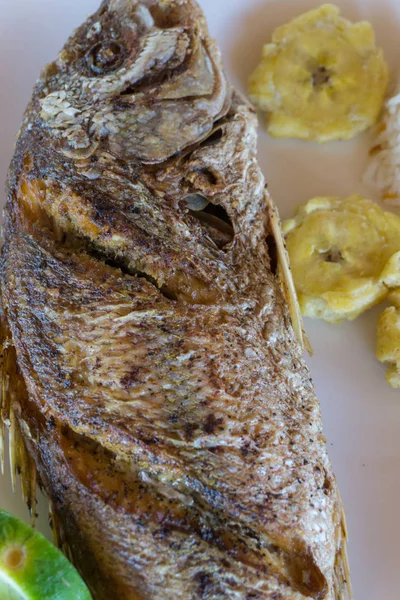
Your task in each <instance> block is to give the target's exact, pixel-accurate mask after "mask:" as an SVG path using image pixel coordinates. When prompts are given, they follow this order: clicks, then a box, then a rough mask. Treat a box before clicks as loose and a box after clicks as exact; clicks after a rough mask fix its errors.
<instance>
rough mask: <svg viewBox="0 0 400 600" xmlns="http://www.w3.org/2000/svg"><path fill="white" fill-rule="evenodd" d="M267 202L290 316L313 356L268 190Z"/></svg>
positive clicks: (280, 277) (301, 344)
mask: <svg viewBox="0 0 400 600" xmlns="http://www.w3.org/2000/svg"><path fill="white" fill-rule="evenodd" d="M265 202H266V205H267V209H268V216H269V223H270V229H271V234H272V236H273V238H274V240H275V244H276V254H277V262H278V265H277V276H278V279H279V282H280V285H281V289H282V292H283V294H284V297H285V300H286V302H287V304H288V307H289V314H290V317H291V320H292V326H293V329H294V332H295V334H296V337H297V340H298V342H299V344H300V346H301V348H302V350H304V349H305V350H307V352H308V353H309V354H310V355H312V354H313V349H312V347H311V343H310V340H309V339H308V337H307V334H306V332H305V330H304V323H303V317H302V316H301V311H300V305H299V301H298V299H297V293H296V288H295V286H294V281H293V276H292V272H291V270H290V261H289V255H288V252H287V250H286V245H285V240H284V237H283V233H282V229H281V225H280V218H279V213H278V209H277V207H276V205H275V203H274V201H273V200H272V198H271V196H270V195H269V193H268V192H267V190H265Z"/></svg>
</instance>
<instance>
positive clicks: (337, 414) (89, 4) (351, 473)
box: [0, 0, 400, 600]
mask: <svg viewBox="0 0 400 600" xmlns="http://www.w3.org/2000/svg"><path fill="white" fill-rule="evenodd" d="M201 3H202V6H203V8H204V10H205V12H206V15H207V17H208V20H209V26H210V30H211V32H212V34H213V35H214V36H215V37H216V38H217V40H218V42H219V43H220V46H221V48H222V52H223V57H224V62H225V65H226V69H227V71H228V73H229V75H230V77H231V78H232V81H233V83H234V84H235V85H237V86H238V87H239V88H241V89H242V90H243V91H245V89H246V79H247V77H248V74H249V73H250V71H251V70H252V69H253V68H254V66H255V64H256V63H257V60H258V57H259V54H260V50H261V46H262V44H263V43H264V42H266V41H268V40H269V38H270V35H271V32H272V31H273V29H274V28H275V27H277V26H278V25H280V24H282V23H284V22H286V21H288V20H290V19H291V18H292V17H294V16H295V15H297V14H300V13H301V12H303V11H305V10H308V9H310V8H313V7H315V6H318V3H317V2H313V1H310V0H202V2H201ZM337 4H338V5H339V6H341V8H342V10H343V14H344V15H345V16H347V17H349V18H351V19H367V20H369V21H370V22H371V23H372V24H373V26H374V28H375V32H376V36H377V41H378V43H379V44H380V45H381V46H382V47H383V49H384V51H385V55H386V58H387V60H388V62H389V65H390V68H391V71H392V73H396V71H397V69H398V67H400V58H398V56H397V55H398V52H397V47H396V40H397V39H399V37H400V36H399V33H400V0H358V1H357V0H347V1H346V0H343V1H341V2H337ZM97 5H98V0H57V1H56V2H54V0H35V2H32V0H0V14H1V19H0V56H1V61H0V82H1V84H0V85H1V94H0V111H1V115H2V119H1V121H0V133H1V135H0V174H1V178H2V180H4V178H5V174H6V170H7V166H8V163H9V160H10V158H11V154H12V150H13V144H14V139H15V132H16V131H17V129H18V127H19V124H20V120H21V115H22V112H23V110H24V107H25V105H26V104H27V102H28V99H29V96H30V93H31V89H32V87H33V85H34V83H35V80H36V78H37V76H38V74H39V72H40V69H41V67H42V66H43V65H44V64H45V63H46V62H48V61H49V60H51V59H53V58H54V56H55V54H56V52H57V51H58V50H59V49H60V47H61V46H62V45H63V43H64V41H65V39H66V37H67V36H68V35H69V33H70V32H71V30H72V29H73V28H74V27H75V26H77V25H79V24H80V23H81V21H82V20H83V19H84V18H85V17H86V15H87V14H88V13H90V12H92V11H93V10H95V9H96V8H97ZM368 145H369V135H368V134H364V135H361V136H359V137H358V138H357V139H356V140H354V141H350V142H337V143H331V144H326V145H322V146H320V145H317V144H313V143H308V142H296V141H279V140H273V139H271V138H270V137H269V136H268V135H267V134H266V133H265V132H264V131H263V129H262V127H260V136H259V161H260V164H261V166H262V168H263V170H264V173H265V175H266V178H267V181H268V184H269V189H270V192H271V193H272V195H273V197H274V199H275V201H276V203H277V205H278V207H279V210H280V212H281V215H282V216H283V217H286V216H289V215H291V214H292V212H293V209H294V207H295V206H296V205H298V204H300V203H302V202H305V201H306V200H308V199H309V198H311V197H313V196H317V195H338V196H348V195H350V194H352V193H355V192H357V193H361V194H365V195H366V196H368V197H370V198H372V199H376V195H375V194H374V191H373V190H371V189H369V188H368V187H366V186H365V184H363V183H362V181H361V175H362V172H363V169H364V167H365V164H366V161H367V152H368ZM0 200H1V202H4V200H5V197H4V194H3V195H2V196H1V197H0ZM381 310H382V308H381V307H378V308H376V309H373V310H371V311H369V312H368V313H366V314H364V315H363V316H362V317H360V318H359V319H357V321H356V322H353V323H343V324H341V325H335V326H332V325H327V324H325V323H323V322H318V321H310V320H308V319H307V320H306V329H307V332H308V334H309V337H310V338H311V342H312V345H313V348H314V351H315V354H314V357H313V358H311V359H309V360H308V363H309V365H310V368H311V371H312V375H313V378H314V381H315V385H316V389H317V393H318V396H319V398H320V401H321V405H322V412H323V418H324V427H325V433H326V436H327V439H328V447H329V452H330V456H331V459H332V462H333V466H334V470H335V472H336V475H337V478H338V481H339V486H340V489H341V493H342V496H343V501H344V505H345V509H346V514H347V519H348V526H349V532H350V542H349V554H350V566H351V571H352V581H353V587H354V593H355V598H356V600H399V595H400V594H399V591H398V587H399V585H398V583H399V575H398V565H399V562H400V546H399V544H398V540H399V539H400V519H399V517H398V502H399V501H398V498H399V494H400V473H399V464H400V434H399V432H400V392H399V391H395V390H392V389H391V388H390V387H389V386H388V385H387V383H386V382H385V379H384V367H383V366H382V365H380V364H379V363H378V362H377V361H376V359H375V357H374V351H375V343H376V321H377V317H378V315H379V314H380V312H381ZM0 506H1V507H3V508H5V509H7V510H10V511H12V512H13V513H15V514H17V515H19V516H21V517H23V518H27V517H28V515H27V510H26V509H25V507H24V505H23V503H22V500H21V497H20V494H16V495H13V494H12V491H11V486H10V481H9V472H6V473H5V475H4V477H1V476H0ZM39 507H40V518H39V527H40V528H41V529H42V530H43V531H44V532H45V533H46V534H49V530H48V527H47V504H46V501H45V500H44V499H43V498H41V500H40V504H39Z"/></svg>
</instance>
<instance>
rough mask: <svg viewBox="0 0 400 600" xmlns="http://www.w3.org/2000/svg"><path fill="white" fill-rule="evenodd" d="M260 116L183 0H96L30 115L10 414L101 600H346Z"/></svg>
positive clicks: (14, 439) (18, 454) (14, 180)
mask: <svg viewBox="0 0 400 600" xmlns="http://www.w3.org/2000/svg"><path fill="white" fill-rule="evenodd" d="M256 126H257V123H256V116H255V113H254V110H253V108H252V107H251V106H250V105H249V104H248V103H247V102H246V101H245V100H244V99H243V98H241V97H240V95H239V94H238V93H237V92H236V91H235V90H233V89H232V87H231V86H230V84H229V82H228V81H227V79H226V76H225V74H224V71H223V68H222V65H221V58H220V54H219V50H218V48H217V46H216V44H215V42H213V41H212V40H211V39H210V37H209V34H208V31H207V27H206V22H205V19H204V16H203V14H202V12H201V10H200V9H199V7H198V6H197V4H196V3H195V2H194V1H193V0H142V1H141V2H135V1H133V0H106V1H105V2H103V4H102V5H101V7H100V8H99V10H98V11H97V12H96V13H95V14H94V15H93V16H91V17H89V19H88V20H87V21H86V22H85V23H84V24H83V25H82V26H81V27H80V28H78V29H77V30H76V31H75V32H74V33H73V35H72V37H71V38H70V39H69V41H68V42H67V43H66V45H65V47H64V49H63V50H62V51H61V53H60V54H59V56H58V58H57V59H56V60H55V62H53V63H51V64H49V65H48V66H47V67H46V68H45V69H44V71H43V72H42V75H41V77H40V80H39V81H38V83H37V85H36V87H35V89H34V92H33V96H32V99H31V102H30V104H29V106H28V108H27V110H26V113H25V116H24V120H23V123H22V127H21V130H20V132H19V136H18V142H17V146H16V151H15V155H14V158H13V161H12V164H11V168H10V172H9V178H8V203H7V207H6V219H5V226H4V247H3V254H2V265H1V283H2V301H3V307H4V321H3V332H2V335H3V346H4V356H3V397H2V403H3V406H2V417H3V421H4V422H5V423H6V425H8V426H9V428H10V439H11V452H12V456H13V460H14V468H15V470H18V471H22V483H23V487H24V492H25V495H26V497H27V500H28V502H29V503H30V506H31V508H32V510H33V511H34V500H35V489H36V482H38V483H39V484H40V486H41V487H42V488H43V489H44V490H45V492H46V493H47V495H48V497H49V500H50V503H51V509H52V519H53V524H54V528H55V531H56V533H57V536H58V540H59V543H60V545H61V547H62V548H63V549H64V550H65V551H66V552H67V553H68V555H69V556H70V557H71V559H72V561H73V562H74V564H75V565H76V566H77V568H78V569H79V571H80V572H81V574H82V576H83V577H84V579H85V581H86V582H87V584H88V586H89V587H90V589H91V592H92V594H93V597H94V598H96V599H99V600H114V599H115V600H128V599H129V600H134V599H140V600H150V599H151V600H176V599H178V598H180V599H182V600H189V599H190V600H192V599H193V600H196V599H209V600H211V599H212V600H222V599H230V600H250V599H257V598H258V599H260V600H261V599H269V600H289V599H290V600H303V599H305V598H314V599H323V598H324V599H327V600H333V599H335V600H338V599H340V598H344V597H345V595H346V594H347V593H349V594H350V591H349V588H350V584H349V581H348V569H347V561H346V550H345V537H346V531H345V523H344V517H343V511H342V508H341V502H340V497H339V493H338V489H337V485H336V481H335V478H334V475H333V473H332V469H331V465H330V462H329V459H328V457H327V452H326V444H325V439H324V436H323V433H322V429H321V415H320V407H319V404H318V401H317V398H316V396H315V393H314V389H313V384H312V381H311V379H310V374H309V371H308V369H307V367H306V365H305V363H304V361H303V358H302V343H301V336H302V332H301V323H300V321H299V317H298V312H297V308H296V303H295V300H294V297H293V286H292V282H291V280H290V275H289V271H288V267H287V264H286V262H285V250H284V245H283V241H282V238H281V234H280V230H279V224H278V217H277V214H276V212H275V209H274V207H273V205H272V201H271V200H270V198H269V196H268V194H267V192H266V191H265V184H264V179H263V176H262V174H261V172H260V169H259V167H258V165H257V162H256ZM346 589H347V590H348V591H347V592H346Z"/></svg>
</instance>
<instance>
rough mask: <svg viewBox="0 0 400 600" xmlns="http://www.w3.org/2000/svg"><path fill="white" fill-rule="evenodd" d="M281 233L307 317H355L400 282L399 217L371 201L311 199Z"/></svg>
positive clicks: (331, 319) (284, 224) (331, 320)
mask: <svg viewBox="0 0 400 600" xmlns="http://www.w3.org/2000/svg"><path fill="white" fill-rule="evenodd" d="M283 231H284V234H285V236H286V240H287V248H288V252H289V256H290V262H291V265H292V272H293V277H294V282H295V286H296V290H297V293H298V297H299V303H300V308H301V312H302V314H303V315H305V316H309V317H316V318H322V319H324V320H325V321H328V322H331V323H336V322H339V321H341V320H342V319H350V320H352V319H355V318H356V317H357V316H358V315H360V314H361V313H362V312H364V311H365V310H367V309H368V308H370V307H371V306H374V305H375V304H378V303H379V302H380V301H381V300H383V299H384V298H385V297H386V296H387V294H388V291H389V288H395V287H398V286H399V285H400V270H399V261H400V218H399V217H398V216H397V215H395V214H393V213H389V212H385V211H383V210H382V209H381V208H380V207H379V206H378V205H377V204H375V203H374V202H371V201H370V200H367V199H365V198H362V197H361V196H358V195H353V196H350V197H349V198H347V199H346V198H338V197H317V198H313V199H312V200H310V201H309V202H307V204H305V205H304V206H301V207H300V208H299V209H298V210H297V213H296V215H295V217H294V218H293V219H288V220H286V221H285V222H284V223H283Z"/></svg>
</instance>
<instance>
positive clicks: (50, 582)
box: [0, 510, 91, 600]
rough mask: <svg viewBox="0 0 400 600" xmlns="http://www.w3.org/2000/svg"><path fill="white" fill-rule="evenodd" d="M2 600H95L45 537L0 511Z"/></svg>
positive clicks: (0, 588) (71, 567)
mask: <svg viewBox="0 0 400 600" xmlns="http://www.w3.org/2000/svg"><path fill="white" fill-rule="evenodd" d="M0 598H1V600H91V595H90V593H89V590H88V588H87V587H86V585H85V584H84V583H83V581H82V579H81V577H80V576H79V574H78V571H77V570H76V569H75V568H74V567H73V566H72V565H71V563H70V562H69V561H68V560H67V559H66V558H65V556H64V555H63V554H62V553H61V552H60V551H59V550H57V548H56V547H55V546H53V544H51V543H50V542H49V541H48V540H46V538H45V537H43V535H41V534H40V533H38V532H37V531H34V530H33V529H31V527H29V526H28V525H26V524H25V523H23V522H22V521H20V520H19V519H17V518H16V517H13V516H12V515H10V514H9V513H7V512H5V511H3V510H0Z"/></svg>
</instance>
